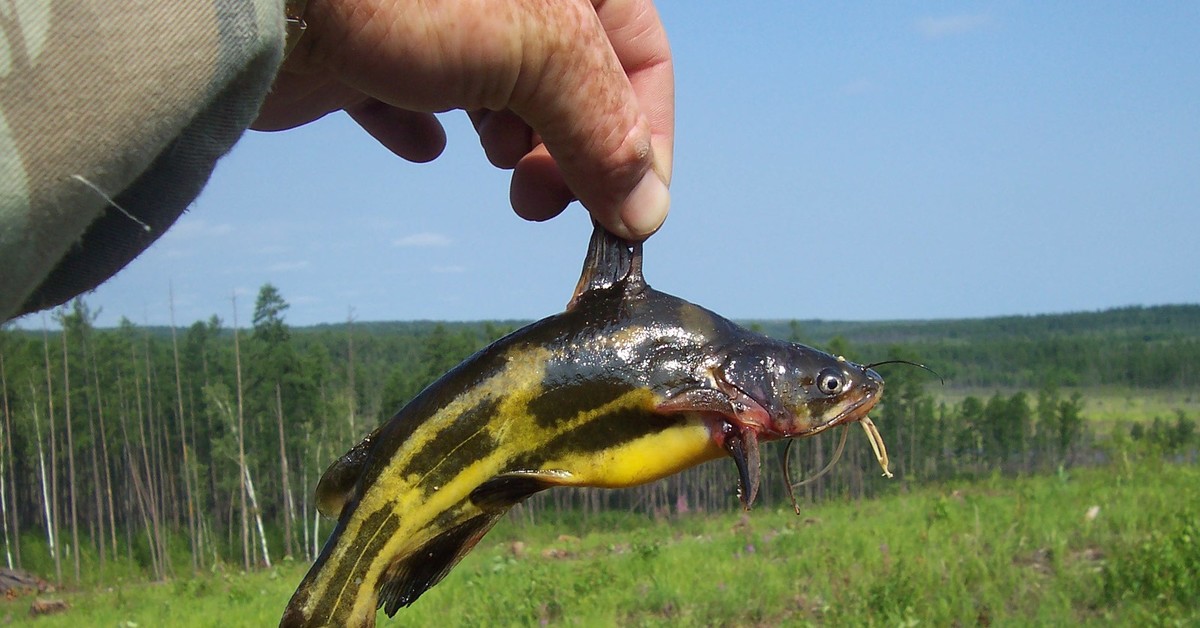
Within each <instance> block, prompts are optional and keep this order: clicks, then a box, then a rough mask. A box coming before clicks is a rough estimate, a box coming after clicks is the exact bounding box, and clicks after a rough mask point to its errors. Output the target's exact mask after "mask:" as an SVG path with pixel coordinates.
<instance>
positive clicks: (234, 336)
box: [0, 285, 1196, 582]
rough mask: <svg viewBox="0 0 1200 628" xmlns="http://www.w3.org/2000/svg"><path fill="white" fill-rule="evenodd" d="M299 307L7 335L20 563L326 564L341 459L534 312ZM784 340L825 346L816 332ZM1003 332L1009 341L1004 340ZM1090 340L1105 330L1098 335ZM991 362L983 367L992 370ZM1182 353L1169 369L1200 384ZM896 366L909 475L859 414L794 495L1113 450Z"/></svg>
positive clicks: (1051, 386) (801, 461)
mask: <svg viewBox="0 0 1200 628" xmlns="http://www.w3.org/2000/svg"><path fill="white" fill-rule="evenodd" d="M287 309H288V304H287V302H286V301H285V300H284V298H283V296H282V295H280V293H279V292H278V291H277V290H276V289H275V288H274V287H273V286H271V285H266V286H263V288H262V289H261V290H260V292H259V294H258V296H257V299H256V301H255V304H254V308H253V314H252V316H251V320H250V321H249V325H248V326H247V325H246V321H241V320H238V319H237V316H236V311H237V310H236V304H231V307H230V310H229V311H230V313H231V315H232V316H231V317H230V320H229V321H228V322H226V321H224V320H222V319H221V318H219V317H217V316H214V317H212V318H210V319H209V320H207V321H199V322H195V323H193V324H191V325H190V326H187V327H181V328H174V327H168V328H146V327H139V326H136V325H134V324H132V323H130V322H129V321H122V323H121V324H120V325H119V326H118V327H117V328H115V329H97V328H95V326H94V321H95V313H94V312H92V311H91V310H90V308H89V307H88V306H87V304H86V302H85V301H83V300H76V301H74V302H73V303H71V304H70V305H69V306H65V307H63V308H60V309H58V310H57V311H55V312H54V313H52V314H51V315H49V316H48V319H50V320H48V321H47V324H46V326H45V327H46V328H45V329H42V330H36V331H31V330H17V329H3V330H0V412H2V413H3V417H2V418H3V423H2V424H0V429H2V430H3V434H2V435H0V436H2V438H0V523H2V524H3V533H4V536H3V543H4V547H5V550H6V552H7V554H6V560H7V561H8V563H9V564H12V565H14V566H22V565H23V566H25V567H26V568H30V569H33V570H35V571H38V572H40V573H42V574H45V575H47V576H50V577H54V578H56V579H57V580H59V581H67V582H71V581H80V580H81V579H83V578H85V574H88V573H92V574H101V576H100V577H103V574H105V573H108V572H109V571H111V569H109V568H106V565H108V566H111V565H114V564H119V565H123V566H126V567H128V566H133V568H135V569H138V570H142V571H144V572H145V573H146V574H148V575H150V576H151V577H157V578H162V577H167V576H170V575H173V574H178V573H181V572H186V571H188V570H201V569H212V568H216V567H219V566H226V565H229V566H238V567H241V568H243V569H250V568H254V567H255V566H263V565H270V564H271V563H272V562H273V561H277V560H279V559H280V558H281V557H285V556H291V557H293V558H295V559H297V560H310V559H311V558H312V557H313V556H314V555H315V553H316V552H317V550H318V549H319V547H320V545H321V543H323V541H324V538H325V536H326V535H327V534H328V532H329V531H330V530H331V528H332V522H329V521H327V520H324V519H322V518H320V517H319V516H318V515H317V514H316V511H315V507H314V505H313V503H312V493H313V490H314V488H315V486H316V482H317V480H318V479H319V478H320V475H321V473H322V472H323V471H324V469H325V467H326V466H327V465H328V464H329V462H331V461H332V460H334V459H335V458H336V457H337V456H339V455H341V454H342V453H344V452H345V451H346V450H347V449H348V448H349V447H350V446H352V445H353V444H355V443H357V442H358V441H359V440H360V439H361V438H362V436H363V435H365V434H366V433H367V432H369V431H370V430H371V429H373V428H374V427H375V426H376V425H378V424H379V423H380V422H381V421H383V420H386V419H387V418H389V417H390V416H391V415H392V414H393V413H394V412H395V410H397V409H398V408H400V407H401V406H402V405H403V404H404V403H405V402H407V401H408V400H409V399H411V398H412V397H413V396H414V395H416V394H417V392H419V391H420V390H421V389H422V388H423V387H424V386H426V385H427V384H428V383H430V382H432V381H433V380H434V379H436V378H437V377H438V376H440V375H441V374H442V373H443V372H445V371H446V370H448V369H450V368H451V367H453V366H454V365H456V364H457V363H458V362H460V361H461V360H462V359H463V358H465V357H466V356H467V355H469V354H470V353H472V352H474V351H476V350H478V349H480V348H482V347H484V346H485V345H486V344H487V343H488V342H490V341H492V340H494V339H496V338H498V337H500V336H501V335H503V334H505V333H507V332H509V331H511V330H512V329H514V328H515V327H516V326H517V325H518V323H499V324H496V323H484V324H465V323H464V324H440V323H406V324H384V323H371V324H363V323H359V322H356V321H354V320H353V319H352V318H349V319H348V320H347V321H346V322H345V324H342V325H336V326H334V325H328V326H321V327H317V328H308V329H292V328H291V327H289V326H288V325H287V324H286V322H285V313H286V311H287ZM1187 312H1188V313H1189V315H1190V313H1191V310H1187ZM1134 318H1136V317H1134ZM1132 328H1135V329H1137V326H1136V325H1132ZM768 331H776V332H778V331H779V330H770V329H769V330H768ZM783 331H784V333H785V334H787V335H788V336H791V337H793V338H794V339H808V338H806V337H805V332H806V328H805V326H804V325H803V324H792V325H786V326H784V328H783ZM851 336H852V334H849V333H847V335H846V336H839V337H835V338H832V339H831V340H830V341H829V342H823V343H820V344H823V345H824V346H825V347H826V348H827V349H829V350H831V351H834V352H837V353H843V354H845V355H847V356H850V357H851V358H854V359H859V360H862V359H872V360H878V359H907V360H912V361H920V362H926V363H930V364H932V365H934V366H936V368H937V369H938V370H939V371H940V372H942V373H943V374H944V375H947V376H949V377H953V375H952V374H954V373H961V372H966V371H968V370H969V369H970V368H974V367H973V366H972V365H968V364H964V363H962V362H959V361H957V360H958V358H955V360H954V361H950V360H949V358H947V361H945V362H943V361H941V360H940V359H939V358H936V357H931V355H930V354H929V353H927V350H928V347H926V346H925V345H924V344H922V343H921V342H916V343H910V344H896V343H893V344H888V345H886V346H885V345H882V344H880V345H872V344H870V343H868V342H864V343H863V344H861V345H860V344H858V343H857V342H856V341H854V340H849V341H848V340H847V339H846V338H848V337H851ZM953 340H954V343H950V341H947V343H948V344H956V345H961V349H962V351H964V352H965V353H963V354H962V355H975V353H973V352H976V351H978V349H977V348H976V347H975V343H974V342H973V341H971V340H969V339H968V338H963V337H957V338H953ZM987 342H996V343H1001V344H1003V343H1004V342H1007V341H1006V340H1005V339H1004V335H1003V334H997V335H995V336H994V337H991V338H989V339H988V340H987V341H985V345H986V343H987ZM1093 344H1094V345H1097V346H1099V345H1106V344H1108V341H1107V339H1106V338H1105V337H1104V336H1103V334H1101V335H1097V336H1096V337H1095V338H1093ZM1180 344H1182V345H1184V346H1188V345H1187V342H1184V343H1180ZM987 346H990V345H987ZM997 346H999V345H997ZM1097 350H1099V351H1106V350H1107V349H1097ZM1189 350H1190V349H1189ZM986 355H989V354H987V353H986V352H984V353H983V354H981V357H978V358H974V357H973V358H970V359H978V360H979V361H981V362H985V363H991V362H988V359H985V357H983V356H986ZM994 357H995V356H992V358H993V359H994ZM1013 358H1014V359H1015V355H1014V356H1013ZM1005 359H1008V358H1005ZM1040 359H1042V361H1043V362H1047V361H1048V360H1049V358H1040ZM994 362H995V363H997V364H999V363H1000V361H994ZM1165 363H1166V364H1168V366H1167V367H1164V368H1166V369H1167V370H1166V371H1165V372H1164V374H1163V377H1164V378H1166V379H1168V380H1171V381H1190V379H1188V378H1191V377H1193V376H1194V374H1193V371H1191V370H1187V369H1185V368H1183V367H1179V366H1178V365H1175V364H1176V363H1175V362H1173V361H1170V360H1168V361H1166V362H1165ZM1063 364H1068V365H1074V364H1076V362H1073V361H1069V360H1066V359H1065V358H1064V361H1063ZM1195 364H1196V362H1195V361H1193V362H1192V363H1191V365H1190V366H1188V368H1194V365H1195ZM1170 365H1175V366H1170ZM1107 367H1108V368H1116V369H1120V368H1135V367H1136V365H1135V364H1134V363H1132V362H1130V363H1120V362H1118V363H1117V364H1114V363H1112V362H1110V363H1108V364H1107ZM881 368H886V369H888V370H887V371H886V372H884V375H885V378H886V379H887V381H888V388H887V393H886V395H885V400H884V402H883V404H881V407H880V408H879V409H878V410H877V411H876V412H875V413H874V414H873V418H874V419H875V423H876V424H877V425H878V427H879V429H880V431H881V433H882V435H883V437H884V441H885V442H886V443H887V445H888V447H889V452H890V456H891V466H892V471H893V472H894V473H896V476H897V480H898V481H891V482H883V481H880V480H879V479H878V478H877V477H875V476H876V474H878V473H879V470H878V467H877V466H875V457H874V454H873V453H872V451H871V449H870V447H869V446H868V445H867V441H866V439H865V438H863V437H862V436H861V435H859V434H857V433H856V432H857V430H858V428H857V427H855V426H851V428H850V430H851V433H849V434H847V436H848V437H849V438H848V442H847V444H846V445H845V453H844V455H843V462H842V464H840V465H837V466H835V467H833V469H832V470H831V471H830V472H828V473H827V474H825V475H823V476H821V477H819V478H813V475H814V474H815V473H816V472H817V471H818V470H820V469H822V468H823V467H825V466H827V465H828V464H829V462H830V461H831V460H832V458H833V457H834V456H835V450H836V449H838V440H839V438H841V435H840V434H831V435H824V436H821V437H819V438H813V439H809V440H807V441H802V442H800V443H798V444H797V445H796V447H795V450H794V451H793V452H792V455H791V459H790V465H789V474H790V475H791V479H792V481H793V482H797V483H799V482H801V481H804V480H806V479H808V480H810V481H809V482H808V483H806V484H803V485H801V486H800V487H799V488H798V489H797V490H796V497H797V499H799V500H801V501H805V500H808V501H816V500H821V499H830V498H846V497H860V496H869V495H872V494H874V493H875V492H877V491H880V490H895V487H898V486H903V485H904V483H907V482H917V481H927V480H936V479H943V478H949V477H957V476H962V475H971V474H988V473H992V472H994V471H997V470H1000V471H1037V470H1043V469H1055V468H1059V467H1060V466H1069V465H1071V464H1074V463H1077V462H1086V461H1090V460H1091V459H1092V458H1093V457H1094V456H1096V455H1097V454H1096V450H1095V449H1094V448H1093V447H1092V438H1093V437H1092V435H1091V434H1090V433H1089V432H1088V430H1087V428H1086V423H1085V422H1084V420H1083V412H1084V410H1085V405H1086V401H1085V400H1084V399H1083V398H1082V397H1080V396H1079V394H1077V393H1071V394H1068V393H1065V392H1062V390H1063V389H1062V388H1060V387H1059V386H1058V385H1057V384H1056V382H1058V383H1070V382H1064V381H1063V380H1062V379H1061V378H1051V377H1041V378H1034V380H1035V381H1036V382H1037V385H1036V386H1032V387H1029V390H1031V391H1033V392H1030V393H1024V392H1018V393H1015V394H1011V395H1000V394H997V395H994V396H992V397H990V398H987V399H982V398H975V397H968V398H966V399H965V400H963V401H962V402H960V403H957V404H952V405H947V404H939V403H937V402H936V401H935V398H934V397H933V396H932V395H931V394H930V393H929V386H930V384H931V379H930V378H931V376H930V375H929V374H928V373H926V372H925V371H922V370H920V369H916V368H912V367H907V366H905V365H890V366H888V367H881ZM1034 370H1036V369H1034ZM951 381H953V380H951ZM1014 381H1016V380H1014ZM1125 383H1127V384H1130V385H1136V384H1134V383H1132V382H1125ZM1159 384H1161V382H1159ZM1189 421H1190V419H1189V418H1187V417H1184V416H1182V415H1180V416H1179V417H1176V422H1175V423H1169V422H1167V423H1163V424H1162V425H1158V424H1155V425H1152V426H1150V427H1148V428H1146V429H1144V430H1143V431H1142V432H1140V433H1137V434H1134V437H1135V438H1139V439H1141V440H1143V441H1145V442H1147V443H1151V442H1154V443H1157V442H1158V441H1160V440H1161V441H1162V442H1163V443H1169V444H1171V445H1172V446H1176V447H1178V451H1184V452H1186V451H1191V449H1189V448H1194V444H1195V441H1196V436H1195V430H1194V424H1192V428H1191V430H1190V431H1189V430H1188V428H1187V425H1188V422H1189ZM1172 430H1173V431H1172ZM1164 447H1165V445H1164ZM783 451H784V447H783V446H782V444H776V445H773V446H768V447H766V448H765V451H764V473H763V485H762V492H761V493H760V502H759V503H760V504H761V505H764V506H767V507H773V506H776V505H779V504H786V503H788V500H789V496H788V494H787V491H786V490H785V483H784V482H783V481H782V479H781V478H782V477H783V476H784V475H785V474H784V472H783V471H782V470H780V469H781V466H782V464H783V462H784V455H783ZM736 477H737V476H736V473H735V471H734V468H733V465H732V463H731V462H729V461H727V460H722V461H716V462H714V463H710V464H708V465H703V466H702V467H700V468H696V469H691V470H688V471H686V472H685V473H682V474H679V475H676V476H674V477H671V478H668V479H666V480H664V481H662V482H659V483H656V484H654V485H650V486H646V487H640V488H637V489H628V490H623V491H607V490H554V491H549V492H547V493H544V494H541V495H538V496H535V497H534V498H533V499H531V500H530V501H529V502H527V503H526V504H524V505H523V506H521V507H519V508H518V510H517V514H518V516H520V517H524V518H527V519H528V518H538V517H541V516H545V515H546V514H547V513H550V512H560V511H563V510H571V511H574V512H578V513H583V514H585V515H587V514H594V513H599V512H602V511H605V510H608V509H614V508H618V509H623V510H634V511H637V512H644V513H648V514H650V515H661V514H667V513H679V512H685V511H695V510H701V511H711V510H718V509H728V508H736V507H738V502H737V498H736V490H735V489H736Z"/></svg>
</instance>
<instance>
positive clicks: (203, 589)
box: [0, 465, 1200, 628]
mask: <svg viewBox="0 0 1200 628" xmlns="http://www.w3.org/2000/svg"><path fill="white" fill-rule="evenodd" d="M1197 487H1200V470H1197V469H1196V468H1195V467H1190V466H1185V467H1180V466H1172V465H1157V466H1156V465H1143V466H1139V467H1135V468H1133V469H1132V470H1129V471H1126V470H1124V469H1122V468H1121V467H1119V466H1115V467H1109V468H1100V469H1087V470H1080V471H1077V472H1074V473H1071V474H1070V475H1069V477H1065V478H1064V477H1051V476H1044V477H1037V478H1022V479H1003V478H987V479H981V480H977V481H972V482H955V483H951V484H946V485H938V486H930V487H927V488H923V489H920V490H916V491H913V492H911V493H908V494H905V495H892V496H889V497H884V498H881V499H878V500H872V501H868V502H858V503H838V502H833V503H828V504H824V505H821V506H817V507H811V508H808V509H806V510H805V512H804V513H803V515H802V516H801V517H796V516H794V515H793V514H791V512H790V511H789V510H786V509H783V510H779V511H770V510H764V509H757V510H755V511H752V512H750V513H728V514H723V515H702V516H687V517H682V518H678V519H671V520H662V521H652V520H649V519H647V518H644V517H641V518H638V517H630V518H626V519H625V520H623V521H622V522H621V523H620V524H619V525H609V526H604V527H597V526H591V525H589V524H588V523H587V522H586V521H584V520H582V519H580V520H577V521H576V523H561V522H554V523H544V524H538V525H529V524H525V523H521V522H520V520H518V519H515V518H510V519H508V520H506V521H504V522H502V523H501V524H500V526H499V527H498V528H497V530H495V532H494V533H493V534H492V535H489V536H488V537H487V538H485V539H484V540H483V541H482V542H481V543H480V545H479V547H478V548H477V549H476V550H475V551H474V552H472V553H471V554H469V555H468V556H467V557H466V559H464V561H463V562H462V564H460V565H459V566H458V567H457V568H456V569H455V570H454V571H453V572H451V573H450V575H449V576H448V577H447V578H446V580H445V581H444V582H443V583H441V584H439V585H438V586H436V587H434V588H433V589H431V590H430V591H429V592H428V593H427V594H425V596H423V597H422V598H421V599H420V600H418V601H417V602H416V604H414V605H413V606H412V607H411V608H407V609H403V610H401V611H400V612H399V614H398V615H397V616H396V618H395V619H392V620H389V619H387V618H386V617H385V616H384V615H383V614H382V613H381V614H380V615H379V625H380V626H399V625H440V626H446V627H447V628H449V627H454V626H478V625H513V626H527V625H533V624H546V625H639V626H713V625H726V626H728V625H807V624H817V625H854V626H860V625H864V626H865V625H878V626H894V625H910V626H911V625H935V626H943V625H976V624H992V625H1072V624H1078V623H1083V624H1105V625H1110V624H1112V625H1146V624H1147V623H1150V624H1154V625H1194V624H1195V623H1196V622H1197V621H1200V607H1197V606H1196V604H1195V600H1197V599H1200V553H1198V550H1197V538H1198V535H1200V529H1197V522H1196V520H1195V516H1194V513H1195V512H1196V511H1197V508H1200V489H1198V488H1197ZM1093 507H1095V510H1094V511H1093ZM1093 512H1094V514H1089V513H1093ZM613 521H616V520H615V519H614V520H613ZM610 523H611V522H610ZM517 541H520V544H519V545H518V543H517ZM304 567H305V565H303V564H296V563H290V562H285V563H284V564H282V565H281V566H279V567H277V568H276V569H273V570H265V571H260V572H255V573H250V574H240V573H233V572H228V571H225V570H223V569H220V568H218V569H216V570H213V571H211V572H209V573H206V574H201V575H198V576H196V577H191V578H184V579H178V580H174V581H172V582H170V583H168V584H167V585H165V586H163V585H144V584H138V583H132V582H123V583H119V584H117V585H115V586H109V587H103V588H95V589H92V588H88V589H86V590H83V591H78V592H67V593H65V594H64V596H65V597H66V598H67V600H68V602H69V603H70V604H71V606H72V610H71V611H70V612H69V613H68V614H65V615H59V616H49V617H45V618H41V619H39V620H38V624H39V625H44V626H47V627H53V626H78V625H120V622H134V623H136V624H138V625H142V626H147V625H172V626H185V627H186V626H218V625H230V624H231V623H237V624H240V625H273V624H274V623H276V622H277V621H278V618H279V615H280V614H281V613H282V609H283V607H284V604H285V603H286V601H287V599H288V597H289V596H290V595H291V592H292V590H293V588H294V586H295V584H296V583H297V582H299V580H300V578H301V576H302V574H303V571H304ZM28 600H29V598H21V599H18V600H15V601H3V602H0V614H9V615H12V616H14V617H21V616H23V615H24V613H25V612H26V608H27V606H28Z"/></svg>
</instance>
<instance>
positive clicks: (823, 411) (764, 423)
mask: <svg viewBox="0 0 1200 628" xmlns="http://www.w3.org/2000/svg"><path fill="white" fill-rule="evenodd" d="M882 390H883V381H882V379H881V378H880V377H879V375H878V374H877V373H875V371H873V370H871V369H869V368H864V367H862V366H859V365H857V364H854V363H851V362H848V361H846V360H845V359H844V358H841V357H835V356H832V355H829V354H826V353H823V352H821V351H817V350H816V349H812V348H809V347H805V346H803V345H799V344H794V343H787V342H781V341H778V340H773V339H771V338H768V337H766V336H763V335H761V334H756V333H753V332H751V331H748V330H746V329H743V328H742V327H739V326H737V325H735V324H734V323H732V322H730V321H728V320H726V319H725V318H722V317H720V316H718V315H716V314H714V313H712V312H710V311H708V310H706V309H704V308H701V307H699V306H696V305H693V304H691V303H688V302H687V301H684V300H682V299H679V298H676V297H673V296H670V295H668V294H664V293H662V292H659V291H657V290H654V289H652V288H650V286H648V285H646V281H645V280H644V279H643V277H642V269H641V246H640V245H636V244H635V245H629V244H627V243H625V242H624V241H621V240H619V239H617V238H616V237H614V236H612V235H610V234H608V233H607V232H605V231H604V230H603V229H602V228H600V227H597V228H596V230H595V232H594V233H593V235H592V240H591V243H590V245H589V247H588V254H587V259H586V260H585V262H584V268H583V276H582V277H581V279H580V281H579V285H578V286H577V288H576V290H575V295H574V297H573V298H572V299H571V302H570V304H569V305H568V307H567V310H566V311H565V312H563V313H562V314H558V315H555V316H551V317H549V318H546V319H543V320H541V321H538V322H536V323H533V324H532V325H529V326H528V327H524V328H522V329H520V330H518V331H516V332H514V333H512V334H510V335H508V336H506V337H504V338H502V339H500V340H498V341H496V342H495V343H493V344H492V345H491V346H489V347H487V348H486V349H483V350H482V351H480V352H479V353H476V354H475V355H473V356H471V357H470V358H468V359H467V360H466V361H465V362H463V363H462V364H460V365H458V366H457V367H456V368H455V369H454V370H452V371H450V372H449V373H447V374H446V375H444V376H443V377H442V378H441V379H439V380H437V381H436V382H434V383H433V384H431V385H430V386H429V387H428V388H426V389H425V390H424V391H423V392H422V393H421V394H420V395H418V396H417V397H416V398H415V399H413V401H412V402H411V403H409V404H408V405H407V406H405V407H404V408H403V409H402V410H401V411H400V412H399V413H398V414H397V415H396V416H395V417H393V418H392V419H391V420H389V421H388V422H387V423H385V424H383V425H382V426H381V427H379V428H378V429H377V430H375V431H374V432H373V433H372V434H371V435H369V436H367V438H366V439H365V440H363V442H362V443H360V444H359V445H357V446H355V447H354V448H353V449H351V450H350V452H349V453H347V454H346V455H345V456H343V457H342V458H341V459H340V460H338V461H336V462H335V463H334V464H333V465H332V466H331V467H330V468H329V470H328V471H326V473H325V476H324V477H323V478H322V479H321V482H320V485H319V486H318V487H317V501H318V504H319V507H320V509H321V512H322V513H324V514H326V515H328V516H331V517H337V519H338V522H337V527H336V528H335V529H334V531H333V534H332V535H331V536H330V538H329V540H328V541H327V542H326V544H325V547H324V549H323V550H322V551H321V555H320V557H318V558H317V560H316V562H315V563H314V564H313V566H312V568H311V569H310V570H309V572H308V575H307V576H305V578H304V581H303V582H302V583H301V584H300V587H299V588H298V589H297V590H296V593H295V594H294V595H293V596H292V599H291V601H290V602H289V603H288V607H287V610H286V612H285V613H284V616H283V620H282V622H281V625H284V626H326V625H337V626H344V625H356V626H370V625H373V624H374V621H375V613H376V610H377V609H378V608H380V607H383V608H384V610H385V611H386V612H387V614H388V615H389V616H391V615H393V614H394V613H395V612H396V610H397V609H399V608H401V607H403V606H408V605H409V604H411V603H412V602H413V601H414V600H416V599H417V597H419V596H420V595H421V594H422V593H424V592H425V591H426V590H428V589H429V587H431V586H433V585H434V584H437V582H438V581H440V580H441V579H442V578H443V577H444V576H445V575H446V573H447V572H448V571H449V570H450V569H451V568H452V567H453V566H454V565H455V564H457V563H458V561H459V560H460V559H461V558H462V557H463V555H464V554H466V553H467V552H468V551H470V549H471V548H472V547H474V545H475V544H476V543H478V542H479V540H480V539H481V538H482V537H483V535H484V534H486V533H487V531H488V530H489V529H491V527H492V526H493V525H494V524H495V523H496V521H497V520H498V519H499V518H500V517H501V516H503V515H504V513H506V512H507V511H508V510H509V508H511V507H512V506H513V505H514V504H516V503H518V502H520V501H521V500H523V499H525V498H526V497H529V496H530V495H532V494H534V493H537V492H538V491H542V490H545V489H548V488H551V487H555V486H595V487H610V488H611V487H625V486H634V485H638V484H642V483H645V482H650V481H653V480H657V479H659V478H662V477H665V476H668V475H671V474H673V473H676V472H678V471H681V470H683V469H686V468H688V467H691V466H693V465H696V464H699V463H701V462H704V461H706V460H711V459H714V458H717V457H720V456H722V455H729V456H731V457H732V458H733V460H734V462H735V463H736V464H737V468H738V472H739V476H740V487H741V493H740V495H741V499H742V501H743V503H744V504H745V505H746V506H747V507H749V505H750V503H751V502H753V500H754V497H755V494H756V493H757V490H758V478H759V454H758V444H759V442H760V441H764V440H775V439H782V438H798V437H806V436H811V435H813V434H817V433H819V432H822V431H824V430H827V429H829V428H831V427H834V426H837V425H842V424H846V423H850V422H854V421H862V420H866V421H869V419H866V414H867V411H868V410H870V409H871V407H872V406H874V405H875V403H876V402H878V401H879V397H880V394H881V393H882ZM885 471H886V465H885Z"/></svg>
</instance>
